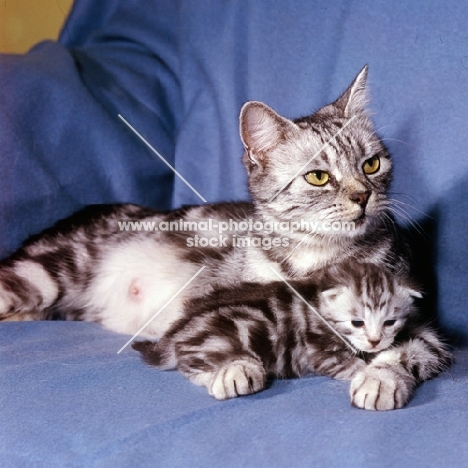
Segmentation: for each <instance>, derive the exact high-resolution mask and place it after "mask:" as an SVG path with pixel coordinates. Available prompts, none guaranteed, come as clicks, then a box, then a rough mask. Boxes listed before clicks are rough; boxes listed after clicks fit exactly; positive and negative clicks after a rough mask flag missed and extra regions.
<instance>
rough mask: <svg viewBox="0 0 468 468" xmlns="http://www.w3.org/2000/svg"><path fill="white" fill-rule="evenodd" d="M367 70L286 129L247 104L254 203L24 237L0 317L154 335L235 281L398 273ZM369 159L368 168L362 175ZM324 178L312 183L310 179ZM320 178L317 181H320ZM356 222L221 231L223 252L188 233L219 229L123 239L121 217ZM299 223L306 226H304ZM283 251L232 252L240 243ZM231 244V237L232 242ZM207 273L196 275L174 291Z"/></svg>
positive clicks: (91, 223)
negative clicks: (252, 241) (369, 267)
mask: <svg viewBox="0 0 468 468" xmlns="http://www.w3.org/2000/svg"><path fill="white" fill-rule="evenodd" d="M366 77H367V67H366V68H364V69H363V70H362V71H361V72H360V73H359V75H358V76H357V77H356V79H355V80H354V81H353V83H352V84H351V86H350V87H349V88H348V90H347V91H346V92H345V93H344V94H343V95H342V96H341V97H340V98H339V99H338V100H337V101H335V102H334V103H333V104H330V105H328V106H325V107H323V108H322V109H320V110H319V111H318V112H316V113H315V114H314V115H312V116H309V117H306V118H301V119H298V120H295V121H292V120H288V119H286V118H284V117H281V116H279V115H278V114H277V113H275V112H274V111H273V110H272V109H270V108H269V107H267V106H266V105H264V104H262V103H259V102H249V103H247V104H245V105H244V107H243V109H242V111H241V115H240V133H241V138H242V141H243V143H244V146H245V150H246V151H245V154H244V164H245V166H246V169H247V172H248V174H249V187H250V192H251V194H252V198H253V202H252V203H225V204H214V205H206V206H199V207H186V208H182V209H180V210H176V211H173V212H169V213H159V212H156V211H154V210H150V209H147V208H142V207H138V206H134V205H113V206H108V207H94V208H93V207H91V208H87V209H85V210H83V211H81V212H79V213H77V214H76V215H74V216H72V217H71V218H69V219H66V220H64V221H62V222H60V223H59V224H58V225H57V226H56V227H54V228H51V229H49V230H47V231H46V232H45V233H43V234H41V235H39V236H37V237H35V238H33V239H31V240H30V241H29V242H27V244H26V245H25V247H23V248H22V249H20V250H19V251H17V252H16V253H15V254H13V255H12V256H11V257H10V258H8V259H6V260H5V261H3V262H2V263H1V264H0V320H24V319H43V318H54V317H57V316H60V317H63V318H66V319H73V320H89V321H95V322H98V323H101V324H102V325H103V326H105V327H107V328H109V329H111V330H114V331H117V332H121V333H128V334H134V333H136V332H137V331H138V330H140V328H141V327H142V326H143V325H144V324H145V323H147V321H148V320H149V319H150V318H151V317H153V316H154V315H155V314H156V313H157V312H158V311H159V310H160V309H161V308H162V307H163V306H164V305H165V304H166V303H167V302H168V301H170V299H171V298H173V297H175V299H173V300H172V301H171V302H170V303H169V305H168V306H167V307H165V308H164V311H163V312H162V313H160V314H158V315H157V317H156V319H155V320H154V321H152V322H151V324H150V325H148V326H147V327H146V328H145V329H144V332H143V333H144V334H145V335H146V336H147V337H159V336H161V335H162V334H163V333H164V332H165V331H166V330H167V329H168V327H170V325H171V323H173V322H174V321H175V320H177V319H178V318H180V317H181V314H182V304H183V303H184V302H186V301H189V300H191V299H193V298H194V297H200V296H203V295H204V294H206V293H208V292H210V291H211V290H212V289H213V288H218V287H225V288H229V287H237V285H238V284H239V282H241V281H244V282H257V283H264V284H266V283H269V282H272V281H276V280H277V277H276V275H275V274H274V273H273V270H272V268H273V269H274V270H277V271H280V272H281V273H282V275H283V276H284V277H286V278H288V279H291V280H296V281H300V280H302V279H307V278H308V277H309V276H310V275H311V274H313V272H314V271H316V270H318V269H320V268H323V267H325V266H327V265H330V264H332V263H335V262H341V261H344V260H346V259H349V258H354V259H356V260H357V261H367V262H370V263H374V264H375V265H379V266H381V267H382V268H385V269H387V270H389V271H396V272H398V271H406V270H407V268H408V263H407V260H406V254H405V253H404V252H403V250H404V249H402V247H401V246H400V245H399V242H398V240H399V239H398V237H397V236H396V235H395V232H394V226H393V221H392V219H391V216H390V213H389V201H388V200H387V198H386V192H387V189H388V186H389V184H390V180H391V166H392V164H391V160H390V156H389V154H388V152H387V150H386V149H385V147H384V145H383V144H382V142H381V141H380V139H379V138H378V137H377V136H376V134H375V132H374V129H373V126H372V123H371V120H370V118H369V116H368V114H367V112H366V110H365V101H366V89H365V83H366ZM369 161H371V162H372V161H373V162H376V163H378V167H377V170H376V171H375V172H373V173H366V172H365V171H364V167H365V166H366V165H369ZM314 174H315V175H317V174H318V175H321V176H323V177H325V176H324V174H327V183H326V184H322V185H321V186H317V185H314V184H312V183H311V182H310V181H309V180H310V176H311V175H314ZM322 180H324V179H322ZM210 218H211V219H213V220H215V221H217V222H220V221H224V222H229V221H231V220H234V221H241V220H244V221H245V220H248V219H253V220H256V221H261V222H263V223H269V222H272V223H288V222H301V221H305V222H306V223H309V222H310V223H312V222H328V223H329V224H331V223H337V222H338V223H340V222H341V223H354V225H355V229H354V230H339V231H335V230H328V231H321V232H316V231H314V230H311V229H309V228H307V227H306V228H304V229H303V230H300V231H294V232H289V231H288V232H284V231H279V230H275V231H273V232H267V231H265V230H263V231H256V230H255V231H254V232H247V233H246V232H243V231H242V232H240V231H236V230H235V229H234V230H231V231H229V232H224V233H223V234H224V236H225V237H227V243H226V246H223V247H219V248H218V247H212V246H208V247H198V248H196V247H190V246H189V245H188V240H189V238H190V237H194V236H196V235H199V236H204V237H205V238H208V239H216V238H217V237H218V236H219V232H217V231H212V232H205V231H203V230H199V229H197V228H195V230H193V231H190V232H187V231H181V232H165V231H161V230H159V231H149V232H147V231H122V230H121V229H120V228H119V225H118V223H119V221H120V222H124V221H147V222H155V223H156V224H158V223H159V222H162V221H171V220H175V221H177V220H183V221H192V222H203V221H207V219H210ZM304 226H305V224H304ZM246 235H247V236H251V237H257V238H258V239H259V240H261V241H262V242H263V241H268V240H271V238H274V237H279V238H281V239H282V242H281V243H280V245H278V246H276V247H274V248H270V249H264V248H263V247H262V246H258V245H250V246H248V247H245V248H237V247H234V246H233V244H232V241H233V239H234V238H235V237H236V236H237V237H238V236H246ZM237 237H236V238H237ZM202 266H204V267H205V268H204V270H203V271H202V272H201V273H200V274H199V275H198V276H197V277H196V279H195V280H194V281H193V282H192V283H190V287H188V288H186V289H184V290H183V292H182V293H180V294H179V293H178V291H180V290H181V288H182V287H183V286H184V285H185V284H186V283H187V282H188V281H190V280H191V278H193V277H194V275H195V274H196V273H197V272H199V271H200V269H201V267H202Z"/></svg>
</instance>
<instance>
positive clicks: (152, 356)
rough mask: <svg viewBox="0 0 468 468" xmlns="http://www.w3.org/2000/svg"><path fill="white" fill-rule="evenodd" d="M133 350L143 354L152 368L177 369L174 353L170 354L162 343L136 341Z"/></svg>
mask: <svg viewBox="0 0 468 468" xmlns="http://www.w3.org/2000/svg"><path fill="white" fill-rule="evenodd" d="M132 348H133V349H135V350H136V351H139V352H140V353H141V356H142V357H143V360H144V361H145V362H146V363H147V364H149V365H150V366H154V367H157V368H158V369H161V370H168V369H175V368H176V367H177V361H176V359H175V356H174V355H173V353H171V352H168V349H167V348H166V347H164V345H163V343H161V341H159V342H154V341H149V340H146V341H135V342H133V343H132Z"/></svg>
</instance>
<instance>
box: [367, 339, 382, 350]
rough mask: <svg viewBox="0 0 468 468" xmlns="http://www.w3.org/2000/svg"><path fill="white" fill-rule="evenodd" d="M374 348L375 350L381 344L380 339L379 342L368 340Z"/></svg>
mask: <svg viewBox="0 0 468 468" xmlns="http://www.w3.org/2000/svg"><path fill="white" fill-rule="evenodd" d="M368 341H369V343H370V344H371V346H372V347H373V348H375V347H376V346H377V345H378V344H379V343H380V338H379V339H378V340H368Z"/></svg>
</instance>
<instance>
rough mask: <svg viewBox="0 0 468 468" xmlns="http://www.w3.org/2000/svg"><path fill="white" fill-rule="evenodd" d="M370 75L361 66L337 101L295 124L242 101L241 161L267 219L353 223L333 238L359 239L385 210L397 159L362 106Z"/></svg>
mask: <svg viewBox="0 0 468 468" xmlns="http://www.w3.org/2000/svg"><path fill="white" fill-rule="evenodd" d="M366 78H367V67H364V69H363V70H362V71H361V72H360V73H359V74H358V76H357V77H356V78H355V80H354V81H353V83H352V84H351V86H350V87H349V88H348V89H347V90H346V91H345V92H344V94H343V95H342V96H341V97H340V98H339V99H338V100H337V101H335V102H334V103H332V104H329V105H327V106H325V107H323V108H322V109H320V110H319V111H318V112H316V113H315V114H313V115H311V116H309V117H304V118H301V119H297V120H294V121H292V120H288V119H286V118H284V117H281V116H280V115H278V114H277V113H276V112H275V111H273V110H272V109H270V108H269V107H268V106H266V105H265V104H263V103H261V102H248V103H246V104H245V105H244V107H243V108H242V111H241V114H240V134H241V138H242V141H243V143H244V146H245V150H246V151H245V154H244V164H245V166H246V168H247V172H248V174H249V188H250V192H251V194H252V197H253V199H254V202H255V204H256V206H257V209H258V210H259V211H260V213H261V214H262V215H263V216H264V217H265V218H267V219H270V220H278V221H289V222H293V221H299V222H300V221H301V220H303V221H307V222H309V223H311V222H320V223H323V222H326V223H327V225H328V223H334V222H340V223H343V222H344V223H350V222H354V225H355V229H354V230H353V229H351V230H347V228H345V229H344V230H343V229H342V230H336V231H335V230H330V231H329V234H328V235H333V236H343V235H344V236H356V235H358V236H359V235H362V234H364V232H365V231H366V229H367V228H368V227H369V225H370V224H371V223H372V222H373V220H375V219H377V218H378V217H379V215H380V214H381V213H382V211H383V209H384V205H385V198H386V197H385V193H386V191H387V189H388V187H389V184H390V179H391V167H392V164H391V161H390V157H389V154H388V152H387V150H386V149H385V147H384V145H383V144H382V142H381V141H380V139H379V138H378V137H377V136H376V134H375V131H374V128H373V124H372V122H371V120H370V118H369V115H368V114H367V112H366V110H365V104H366V100H367V96H366V88H365V85H366ZM335 225H336V224H335ZM304 226H305V224H304Z"/></svg>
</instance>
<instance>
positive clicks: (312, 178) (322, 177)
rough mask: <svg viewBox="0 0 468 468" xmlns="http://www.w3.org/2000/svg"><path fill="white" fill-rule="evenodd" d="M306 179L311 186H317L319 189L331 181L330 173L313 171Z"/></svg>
mask: <svg viewBox="0 0 468 468" xmlns="http://www.w3.org/2000/svg"><path fill="white" fill-rule="evenodd" d="M304 177H305V180H307V182H308V183H309V184H311V185H316V186H318V187H320V186H322V185H325V184H326V183H327V182H328V181H329V180H330V176H329V174H328V172H325V171H311V172H308V173H307V174H306V175H305V176H304Z"/></svg>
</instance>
